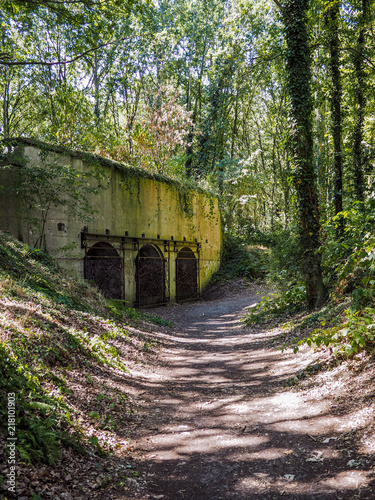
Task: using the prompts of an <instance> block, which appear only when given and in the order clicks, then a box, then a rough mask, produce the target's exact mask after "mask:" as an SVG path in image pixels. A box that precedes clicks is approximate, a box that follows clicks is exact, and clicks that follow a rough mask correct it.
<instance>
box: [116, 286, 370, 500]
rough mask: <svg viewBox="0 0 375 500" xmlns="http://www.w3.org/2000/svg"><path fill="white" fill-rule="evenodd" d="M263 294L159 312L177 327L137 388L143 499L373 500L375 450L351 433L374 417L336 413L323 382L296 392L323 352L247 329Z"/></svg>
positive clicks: (137, 450)
mask: <svg viewBox="0 0 375 500" xmlns="http://www.w3.org/2000/svg"><path fill="white" fill-rule="evenodd" d="M259 298H260V295H257V294H256V288H253V289H247V290H246V291H243V292H242V293H241V294H240V295H236V296H234V297H230V298H227V299H225V300H213V301H208V302H198V303H191V304H186V305H176V306H171V307H168V308H164V309H157V310H155V311H154V312H155V313H157V314H158V315H159V316H162V317H163V318H165V319H168V320H171V321H173V323H174V327H173V328H169V329H167V328H165V329H162V330H163V331H162V332H161V333H160V334H158V335H160V336H161V337H162V338H163V342H164V345H163V347H162V348H161V363H160V367H159V368H155V369H153V370H151V371H150V373H149V375H148V377H147V379H144V380H143V381H142V383H141V384H140V386H139V388H138V395H139V402H140V403H141V406H142V407H143V409H142V413H143V414H144V419H143V421H142V425H140V426H139V428H138V430H137V431H136V434H137V435H136V437H135V439H134V442H133V446H134V453H135V455H134V457H135V460H136V462H137V464H136V467H137V470H138V471H139V473H140V476H141V477H142V478H144V481H143V483H142V484H143V487H142V488H141V487H139V491H138V493H137V498H144V499H146V498H148V499H163V500H179V499H183V500H221V499H223V500H224V499H233V500H234V499H236V500H237V499H238V500H245V499H246V500H248V499H254V500H255V499H262V500H271V499H272V500H276V499H286V498H287V499H291V500H292V499H295V500H297V499H298V500H307V499H315V500H318V499H319V500H336V499H348V500H349V499H350V500H352V499H356V498H361V499H374V498H375V488H374V486H372V477H373V470H374V469H373V467H374V454H373V450H371V449H370V447H369V446H368V448H367V450H366V442H363V441H360V439H359V438H358V436H357V438H356V435H355V433H356V432H357V431H358V430H359V429H363V428H364V427H365V426H366V425H367V423H368V422H369V420H371V421H373V418H374V416H373V413H372V412H371V414H369V412H367V413H366V412H365V411H364V410H363V411H362V412H361V409H360V408H359V409H358V411H356V412H354V413H351V414H350V415H348V414H347V413H344V414H342V412H340V411H335V407H336V406H337V404H336V405H335V404H334V403H335V400H334V399H333V397H332V390H331V389H332V388H331V387H330V388H329V389H325V388H324V385H323V383H321V384H320V386H319V383H318V382H316V383H317V384H318V387H315V386H311V387H307V388H306V387H305V388H299V389H298V387H294V388H291V387H289V385H290V384H288V381H289V382H290V380H291V379H292V378H293V377H294V376H295V374H296V373H298V372H299V371H300V370H303V369H304V368H305V367H306V366H308V365H309V364H311V363H312V362H313V361H314V359H315V360H316V359H317V356H318V354H319V353H314V352H312V351H311V350H309V349H307V348H306V349H305V350H302V352H300V353H298V355H295V354H293V353H292V352H291V351H290V350H289V351H287V352H284V353H283V352H282V351H281V350H280V349H278V348H276V346H275V345H274V339H275V336H276V337H277V335H280V331H278V330H277V328H275V327H273V329H269V330H267V329H261V328H259V327H258V328H251V327H244V325H243V323H241V322H240V318H241V316H243V315H244V314H245V312H246V310H247V308H248V307H249V306H250V307H252V306H254V305H255V304H256V302H257V301H258V300H259ZM279 345H281V342H280V343H279ZM325 373H326V374H327V373H329V372H325ZM322 375H324V374H322ZM133 482H134V484H138V483H137V481H136V480H133ZM139 484H141V482H139ZM117 498H125V497H122V496H121V495H120V494H119V496H118V497H117ZM126 498H127V497H126Z"/></svg>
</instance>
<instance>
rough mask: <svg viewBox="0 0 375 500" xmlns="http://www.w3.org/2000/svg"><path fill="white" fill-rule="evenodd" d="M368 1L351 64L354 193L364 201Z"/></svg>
mask: <svg viewBox="0 0 375 500" xmlns="http://www.w3.org/2000/svg"><path fill="white" fill-rule="evenodd" d="M367 9H368V0H362V10H361V13H360V17H359V34H358V42H357V47H356V50H355V52H354V57H353V63H354V68H355V75H356V80H357V82H356V113H357V116H356V123H355V127H354V142H353V160H354V191H355V195H356V199H357V200H358V201H363V199H364V189H365V188H364V176H363V170H364V159H363V150H362V141H363V120H364V105H365V100H364V84H365V70H364V49H365V29H366V26H365V21H366V18H367Z"/></svg>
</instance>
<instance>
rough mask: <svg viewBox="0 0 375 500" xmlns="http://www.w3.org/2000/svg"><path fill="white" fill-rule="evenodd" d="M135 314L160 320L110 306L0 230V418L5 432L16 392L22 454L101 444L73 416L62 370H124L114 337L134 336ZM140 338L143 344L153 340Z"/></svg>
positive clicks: (52, 455)
mask: <svg viewBox="0 0 375 500" xmlns="http://www.w3.org/2000/svg"><path fill="white" fill-rule="evenodd" d="M139 319H143V320H145V321H150V320H153V321H156V322H157V321H158V317H157V316H151V315H147V314H145V313H138V312H137V311H135V310H134V309H129V308H128V309H124V308H122V309H121V308H120V307H118V306H117V307H115V306H114V305H113V304H111V303H109V302H108V301H107V300H105V298H104V297H103V296H102V295H101V294H100V293H99V291H98V290H96V289H95V288H92V287H91V286H90V285H88V284H87V283H85V282H83V281H78V280H74V279H72V278H70V277H69V276H68V275H67V274H66V273H65V272H63V271H62V270H61V269H60V268H59V266H58V265H57V264H56V262H55V261H54V260H53V259H52V258H51V257H49V256H48V255H47V254H45V253H43V252H41V251H40V250H35V249H33V248H30V247H29V246H28V245H25V244H23V243H20V242H19V241H17V240H15V239H14V238H12V237H11V236H10V235H8V234H5V233H1V232H0V424H1V428H2V430H3V432H4V434H5V437H6V438H7V437H11V436H10V434H9V432H11V429H10V428H9V427H8V425H7V424H8V416H9V415H8V406H7V404H8V395H9V394H15V399H16V402H15V421H14V427H15V428H16V432H17V441H16V446H17V450H18V453H19V456H20V458H21V459H22V460H24V461H26V462H29V463H35V462H44V463H48V464H55V463H56V462H57V461H58V460H59V457H60V450H61V445H64V446H70V447H72V448H74V449H75V450H76V451H79V452H82V453H84V451H85V449H87V448H88V447H90V446H91V447H92V446H93V447H94V449H95V451H97V452H103V450H102V449H101V446H100V445H99V443H98V442H96V441H97V440H96V441H95V440H93V438H92V437H91V438H88V439H87V438H86V437H85V434H84V432H83V430H82V428H81V427H80V425H79V424H78V423H77V421H76V420H75V419H74V410H73V409H72V408H71V407H70V406H69V403H68V399H67V396H68V395H69V394H70V390H69V388H68V384H67V382H66V374H67V373H69V372H70V371H72V370H78V371H79V372H80V373H81V372H84V370H85V368H86V367H89V366H91V365H92V366H94V365H99V366H103V367H106V369H112V370H119V371H123V372H124V371H127V367H126V359H124V358H123V355H122V353H121V351H120V350H119V345H120V344H121V343H123V342H125V343H126V342H128V343H129V344H130V343H132V342H133V339H134V336H135V335H136V334H135V333H134V332H132V333H130V332H129V329H128V328H127V326H128V325H129V324H131V322H132V321H133V320H139ZM160 320H161V318H160ZM132 337H133V339H132ZM139 343H140V346H142V347H143V350H146V348H147V350H149V348H150V347H152V345H151V343H150V342H148V343H147V342H143V343H141V342H139ZM142 347H140V349H142Z"/></svg>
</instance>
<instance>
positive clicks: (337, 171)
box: [326, 0, 344, 238]
mask: <svg viewBox="0 0 375 500" xmlns="http://www.w3.org/2000/svg"><path fill="white" fill-rule="evenodd" d="M339 13H340V2H339V0H335V1H334V2H329V3H328V5H327V11H326V27H327V30H328V41H329V52H330V59H329V67H330V71H331V80H332V95H331V103H330V104H331V113H332V125H331V127H332V137H333V148H334V204H335V215H337V214H338V213H340V212H342V209H343V207H342V123H341V100H342V87H341V77H340V41H339V29H338V28H339V27H338V23H339ZM343 234H344V219H343V218H342V217H341V218H340V219H339V223H338V226H337V236H338V237H339V238H341V237H342V236H343Z"/></svg>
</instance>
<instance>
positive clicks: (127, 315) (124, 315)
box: [108, 299, 173, 326]
mask: <svg viewBox="0 0 375 500" xmlns="http://www.w3.org/2000/svg"><path fill="white" fill-rule="evenodd" d="M108 302H109V309H110V311H111V312H112V314H114V315H115V316H116V317H117V318H119V319H121V320H123V319H129V320H131V321H136V322H137V321H141V320H143V321H148V322H150V323H154V324H155V325H160V326H173V323H172V322H171V321H168V320H166V319H164V318H162V317H161V316H157V315H156V314H149V313H146V312H142V311H137V310H136V309H134V308H133V307H126V306H125V305H124V303H123V301H121V300H113V299H111V300H109V301H108Z"/></svg>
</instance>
